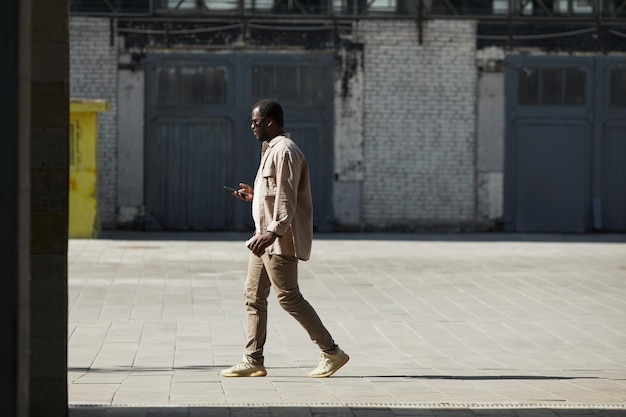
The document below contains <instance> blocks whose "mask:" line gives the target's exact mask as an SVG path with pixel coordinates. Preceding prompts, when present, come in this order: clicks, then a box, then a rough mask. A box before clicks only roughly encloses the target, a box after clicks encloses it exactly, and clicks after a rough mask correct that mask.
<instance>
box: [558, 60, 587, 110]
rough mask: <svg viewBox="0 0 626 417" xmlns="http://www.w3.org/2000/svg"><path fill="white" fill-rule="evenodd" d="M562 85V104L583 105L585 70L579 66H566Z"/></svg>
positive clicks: (585, 80)
mask: <svg viewBox="0 0 626 417" xmlns="http://www.w3.org/2000/svg"><path fill="white" fill-rule="evenodd" d="M563 72H564V74H565V80H564V86H563V104H564V105H566V106H583V105H585V87H586V82H587V72H586V71H585V70H583V69H581V68H566V69H564V70H563Z"/></svg>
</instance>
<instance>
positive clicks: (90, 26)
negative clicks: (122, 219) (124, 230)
mask: <svg viewBox="0 0 626 417" xmlns="http://www.w3.org/2000/svg"><path fill="white" fill-rule="evenodd" d="M110 42H111V38H110V20H109V19H105V18H89V17H77V16H72V17H71V18H70V97H72V98H93V99H104V100H108V101H109V103H111V110H110V111H108V112H104V113H99V115H98V119H99V121H98V125H99V137H98V194H99V195H98V201H99V212H100V220H101V222H102V227H103V228H104V229H112V228H115V210H116V200H117V198H116V172H117V168H116V166H117V164H116V158H117V152H116V148H117V61H118V59H117V48H116V47H115V46H111V45H110Z"/></svg>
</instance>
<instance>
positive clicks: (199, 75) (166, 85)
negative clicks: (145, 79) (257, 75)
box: [157, 65, 227, 105]
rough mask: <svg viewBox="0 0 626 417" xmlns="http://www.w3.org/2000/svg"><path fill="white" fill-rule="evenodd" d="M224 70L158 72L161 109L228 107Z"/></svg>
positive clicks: (198, 68)
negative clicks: (209, 105)
mask: <svg viewBox="0 0 626 417" xmlns="http://www.w3.org/2000/svg"><path fill="white" fill-rule="evenodd" d="M226 74H227V70H226V68H224V67H203V66H182V65H181V66H171V67H161V68H158V69H157V103H158V104H161V105H207V104H226V100H227V75H226Z"/></svg>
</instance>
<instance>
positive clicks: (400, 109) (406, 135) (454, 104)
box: [359, 21, 477, 227]
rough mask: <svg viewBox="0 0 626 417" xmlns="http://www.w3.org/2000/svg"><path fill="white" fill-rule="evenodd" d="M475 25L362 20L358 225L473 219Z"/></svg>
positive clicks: (425, 224) (449, 221)
mask: <svg viewBox="0 0 626 417" xmlns="http://www.w3.org/2000/svg"><path fill="white" fill-rule="evenodd" d="M475 30H476V29H475V24H474V23H473V22H468V21H427V22H426V23H425V27H424V30H423V37H424V38H423V40H424V41H423V44H422V45H419V43H418V33H417V28H416V24H415V23H414V22H399V21H362V22H361V23H360V24H359V40H360V41H361V42H363V43H364V45H365V51H364V60H365V65H364V68H365V74H364V79H365V81H364V125H365V139H364V140H365V142H364V182H363V222H364V223H365V224H366V225H370V226H374V227H381V226H382V227H385V226H394V225H400V224H402V225H415V226H436V225H442V224H455V223H456V224H469V223H471V222H472V221H473V220H474V217H475V198H476V197H475V162H474V160H475V156H474V148H475V129H476V88H477V72H476V71H477V70H476V65H475V57H476V51H475Z"/></svg>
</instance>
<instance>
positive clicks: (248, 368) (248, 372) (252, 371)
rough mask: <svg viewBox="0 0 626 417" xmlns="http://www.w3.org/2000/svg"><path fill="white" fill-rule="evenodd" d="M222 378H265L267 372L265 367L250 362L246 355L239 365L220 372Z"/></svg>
mask: <svg viewBox="0 0 626 417" xmlns="http://www.w3.org/2000/svg"><path fill="white" fill-rule="evenodd" d="M220 374H221V375H222V376H227V377H231V376H265V375H267V371H266V370H265V367H264V366H263V365H254V364H252V363H250V362H249V361H248V358H246V356H245V355H244V357H243V359H242V360H241V362H239V363H238V364H237V365H233V366H231V367H230V368H227V369H224V370H223V371H222V372H220Z"/></svg>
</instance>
